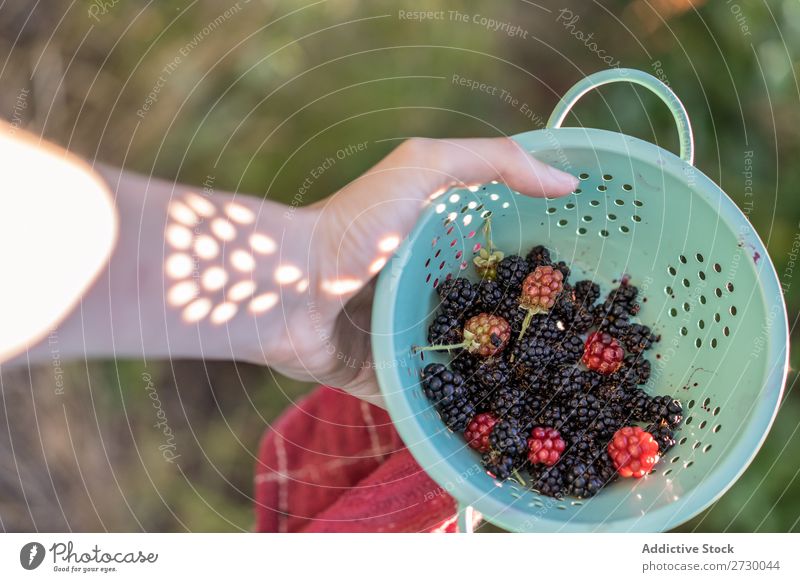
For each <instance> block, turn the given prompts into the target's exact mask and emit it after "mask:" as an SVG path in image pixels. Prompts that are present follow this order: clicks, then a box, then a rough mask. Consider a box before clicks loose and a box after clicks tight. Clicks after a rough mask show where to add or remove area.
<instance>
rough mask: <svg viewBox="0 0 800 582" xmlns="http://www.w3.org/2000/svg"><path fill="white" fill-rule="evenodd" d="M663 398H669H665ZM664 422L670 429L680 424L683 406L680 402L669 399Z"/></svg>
mask: <svg viewBox="0 0 800 582" xmlns="http://www.w3.org/2000/svg"><path fill="white" fill-rule="evenodd" d="M665 398H670V397H669V396H666V397H665ZM664 420H665V421H666V423H667V425H669V426H670V428H675V427H676V426H678V425H679V424H680V423H681V421H682V420H683V405H682V404H681V402H680V400H675V399H673V398H670V401H669V404H667V415H666V417H664Z"/></svg>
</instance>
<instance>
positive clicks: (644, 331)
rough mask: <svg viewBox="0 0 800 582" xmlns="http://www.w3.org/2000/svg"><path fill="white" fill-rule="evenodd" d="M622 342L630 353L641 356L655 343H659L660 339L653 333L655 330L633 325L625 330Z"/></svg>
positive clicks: (637, 324)
mask: <svg viewBox="0 0 800 582" xmlns="http://www.w3.org/2000/svg"><path fill="white" fill-rule="evenodd" d="M620 340H621V341H622V344H623V345H624V346H625V348H626V349H627V350H628V351H629V352H631V353H634V354H641V353H642V352H643V351H645V350H649V349H650V348H651V347H652V346H653V343H655V342H656V341H658V338H657V337H656V335H655V334H654V333H653V330H651V329H650V328H649V327H647V326H646V325H642V324H640V323H631V324H630V325H629V326H628V327H627V328H626V329H625V332H624V333H623V334H622V336H621V337H620Z"/></svg>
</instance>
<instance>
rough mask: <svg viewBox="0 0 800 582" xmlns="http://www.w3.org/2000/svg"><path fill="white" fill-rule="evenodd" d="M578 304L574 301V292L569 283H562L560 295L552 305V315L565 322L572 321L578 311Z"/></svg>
mask: <svg viewBox="0 0 800 582" xmlns="http://www.w3.org/2000/svg"><path fill="white" fill-rule="evenodd" d="M578 307H579V305H578V303H577V302H576V300H575V291H574V290H573V289H572V286H571V285H570V284H569V283H563V288H562V290H561V293H559V294H558V296H557V297H556V301H555V303H554V304H553V313H555V314H556V315H557V316H559V317H561V318H563V319H564V320H566V321H572V319H573V318H574V317H575V312H576V311H577V310H578Z"/></svg>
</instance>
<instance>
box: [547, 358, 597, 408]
mask: <svg viewBox="0 0 800 582" xmlns="http://www.w3.org/2000/svg"><path fill="white" fill-rule="evenodd" d="M549 380H550V382H549V386H548V388H549V394H550V395H552V396H553V397H555V398H559V399H561V400H569V399H570V398H572V397H573V396H575V395H577V394H581V393H582V392H583V390H584V385H585V384H586V382H587V380H588V374H587V373H585V372H583V371H582V370H581V369H580V368H577V367H575V366H565V367H563V368H561V369H559V370H558V371H557V372H556V373H555V374H553V375H552V376H550V378H549Z"/></svg>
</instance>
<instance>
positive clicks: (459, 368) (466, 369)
mask: <svg viewBox="0 0 800 582" xmlns="http://www.w3.org/2000/svg"><path fill="white" fill-rule="evenodd" d="M482 363H483V358H477V357H475V356H473V355H472V354H470V353H469V352H468V351H467V350H463V351H461V352H459V353H458V355H456V357H454V358H453V359H452V360H450V369H451V370H453V371H454V372H458V373H459V374H461V377H462V378H466V379H467V380H472V378H473V376H475V371H476V370H477V369H478V367H479V366H480V365H481V364H482Z"/></svg>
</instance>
